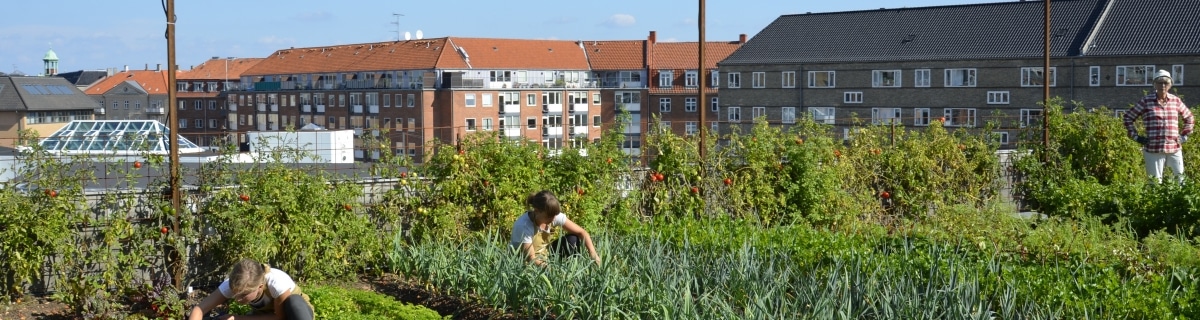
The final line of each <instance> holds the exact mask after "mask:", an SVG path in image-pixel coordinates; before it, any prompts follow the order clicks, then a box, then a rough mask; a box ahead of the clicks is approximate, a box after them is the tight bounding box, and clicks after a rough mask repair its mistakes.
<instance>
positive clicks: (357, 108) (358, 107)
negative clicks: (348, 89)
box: [350, 104, 363, 114]
mask: <svg viewBox="0 0 1200 320" xmlns="http://www.w3.org/2000/svg"><path fill="white" fill-rule="evenodd" d="M350 113H353V114H361V113H363V106H362V105H361V104H356V105H353V106H351V107H350Z"/></svg>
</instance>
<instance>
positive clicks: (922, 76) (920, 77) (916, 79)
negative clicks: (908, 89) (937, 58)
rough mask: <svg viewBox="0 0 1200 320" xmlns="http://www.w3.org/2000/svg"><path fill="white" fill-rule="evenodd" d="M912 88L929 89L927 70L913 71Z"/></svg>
mask: <svg viewBox="0 0 1200 320" xmlns="http://www.w3.org/2000/svg"><path fill="white" fill-rule="evenodd" d="M913 86H914V87H929V69H917V70H913Z"/></svg>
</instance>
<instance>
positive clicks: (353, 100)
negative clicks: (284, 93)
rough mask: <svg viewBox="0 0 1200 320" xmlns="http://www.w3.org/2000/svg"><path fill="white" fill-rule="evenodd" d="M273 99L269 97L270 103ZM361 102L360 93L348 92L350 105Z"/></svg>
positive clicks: (359, 104) (358, 104) (357, 104)
mask: <svg viewBox="0 0 1200 320" xmlns="http://www.w3.org/2000/svg"><path fill="white" fill-rule="evenodd" d="M274 100H275V99H271V103H272V104H274V102H275V101H274ZM362 104H363V99H362V94H361V93H351V94H350V105H352V106H361V105H362Z"/></svg>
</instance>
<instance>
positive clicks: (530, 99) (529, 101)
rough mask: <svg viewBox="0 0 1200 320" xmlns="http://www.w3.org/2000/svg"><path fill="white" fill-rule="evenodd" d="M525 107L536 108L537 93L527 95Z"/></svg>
mask: <svg viewBox="0 0 1200 320" xmlns="http://www.w3.org/2000/svg"><path fill="white" fill-rule="evenodd" d="M525 105H527V106H536V105H537V94H536V93H530V94H526V95H525Z"/></svg>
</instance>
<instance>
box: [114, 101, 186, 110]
mask: <svg viewBox="0 0 1200 320" xmlns="http://www.w3.org/2000/svg"><path fill="white" fill-rule="evenodd" d="M192 107H193V108H194V109H196V110H204V101H200V100H192ZM125 109H129V101H125Z"/></svg>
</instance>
